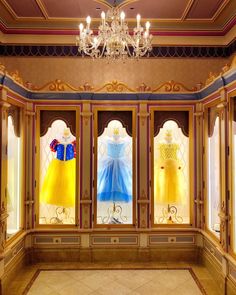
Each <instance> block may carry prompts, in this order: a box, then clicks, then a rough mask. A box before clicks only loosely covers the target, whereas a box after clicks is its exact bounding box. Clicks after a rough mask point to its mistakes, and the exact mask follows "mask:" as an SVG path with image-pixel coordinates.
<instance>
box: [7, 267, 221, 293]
mask: <svg viewBox="0 0 236 295" xmlns="http://www.w3.org/2000/svg"><path fill="white" fill-rule="evenodd" d="M20 294H24V295H26V294H27V295H64V294H66V295H74V294H76V295H80V294H81V295H87V294H90V295H95V294H96V295H102V294H104V295H106V294H109V295H118V294H120V295H123V294H124V295H125V294H130V295H142V294H145V295H152V294H157V295H167V294H168V295H202V294H206V295H218V291H217V285H216V283H215V281H214V280H213V278H212V277H211V275H210V273H209V272H208V270H207V269H206V268H205V267H204V266H200V265H195V264H185V263H178V264H164V263H163V264H160V263H133V264H128V263H127V264H125V263H124V264H109V263H107V264H98V263H97V264H96V263H90V264H86V263H78V264H75V263H71V264H68V263H57V264H56V263H54V264H46V263H45V264H43V263H41V264H34V265H29V266H26V267H25V268H24V269H23V270H22V271H21V272H19V273H18V275H17V276H16V277H15V278H14V280H13V281H12V282H11V284H10V286H9V287H8V288H7V293H6V294H5V293H4V294H3V295H20Z"/></svg>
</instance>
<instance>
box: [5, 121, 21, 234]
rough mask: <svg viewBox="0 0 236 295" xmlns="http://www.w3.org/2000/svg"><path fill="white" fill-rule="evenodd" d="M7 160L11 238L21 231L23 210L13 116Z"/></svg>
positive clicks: (18, 150)
mask: <svg viewBox="0 0 236 295" xmlns="http://www.w3.org/2000/svg"><path fill="white" fill-rule="evenodd" d="M7 158H8V159H7V213H8V218H7V238H9V237H11V236H12V235H14V234H15V233H17V232H18V231H19V230H20V208H21V193H20V191H21V178H20V171H21V148H20V137H18V136H17V135H16V134H15V129H14V122H13V118H12V116H8V145H7Z"/></svg>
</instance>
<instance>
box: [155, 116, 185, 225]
mask: <svg viewBox="0 0 236 295" xmlns="http://www.w3.org/2000/svg"><path fill="white" fill-rule="evenodd" d="M153 152H154V165H153V178H154V181H153V183H154V187H153V193H154V224H189V223H190V181H189V169H190V167H189V166H190V164H189V162H190V161H189V159H190V157H189V113H188V111H176V112H173V111H155V112H154V138H153Z"/></svg>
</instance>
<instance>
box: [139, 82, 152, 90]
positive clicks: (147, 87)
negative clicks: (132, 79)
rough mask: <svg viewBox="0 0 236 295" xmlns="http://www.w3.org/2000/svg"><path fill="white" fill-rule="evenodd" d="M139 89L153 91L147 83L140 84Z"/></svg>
mask: <svg viewBox="0 0 236 295" xmlns="http://www.w3.org/2000/svg"><path fill="white" fill-rule="evenodd" d="M137 91H139V92H149V91H151V87H149V86H147V85H146V84H145V83H142V84H141V85H140V86H138V87H137Z"/></svg>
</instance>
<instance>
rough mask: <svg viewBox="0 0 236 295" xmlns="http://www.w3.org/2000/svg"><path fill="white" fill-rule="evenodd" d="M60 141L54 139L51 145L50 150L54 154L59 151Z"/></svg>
mask: <svg viewBox="0 0 236 295" xmlns="http://www.w3.org/2000/svg"><path fill="white" fill-rule="evenodd" d="M58 143H59V141H58V140H57V139H53V141H52V142H51V143H50V150H51V151H52V152H56V151H57V146H58Z"/></svg>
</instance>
